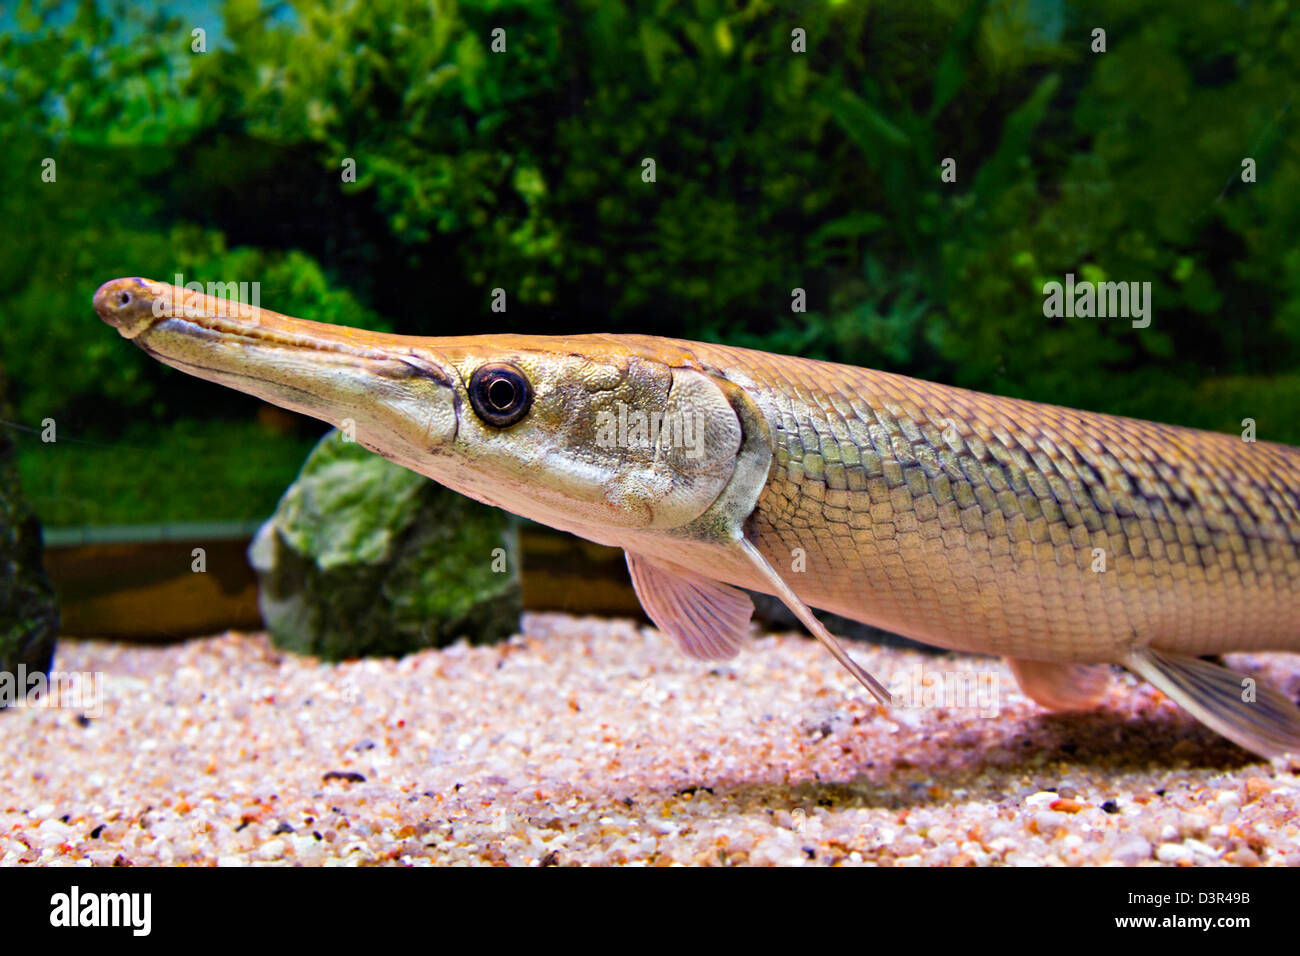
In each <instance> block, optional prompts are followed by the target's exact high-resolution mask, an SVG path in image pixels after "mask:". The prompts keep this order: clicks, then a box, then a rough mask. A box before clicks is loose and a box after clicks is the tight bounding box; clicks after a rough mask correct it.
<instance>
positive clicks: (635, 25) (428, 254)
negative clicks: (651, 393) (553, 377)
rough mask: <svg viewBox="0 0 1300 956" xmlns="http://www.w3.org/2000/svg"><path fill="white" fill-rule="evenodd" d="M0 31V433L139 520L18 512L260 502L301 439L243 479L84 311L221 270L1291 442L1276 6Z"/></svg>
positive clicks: (570, 7) (397, 0)
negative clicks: (100, 488)
mask: <svg viewBox="0 0 1300 956" xmlns="http://www.w3.org/2000/svg"><path fill="white" fill-rule="evenodd" d="M16 27H17V28H16V29H14V30H11V31H9V32H7V33H6V34H5V35H4V36H3V37H0V147H2V148H3V155H4V156H5V159H6V167H7V168H8V170H9V171H10V177H9V182H8V188H6V189H5V190H3V191H0V215H3V217H4V221H5V222H6V223H7V224H8V228H6V229H5V230H2V231H0V350H2V352H0V355H2V360H3V362H4V364H5V366H6V367H7V369H8V372H9V375H10V378H11V380H12V381H13V383H14V385H13V387H14V389H15V395H14V396H13V398H14V401H15V404H16V406H17V409H18V411H17V418H18V421H19V423H20V424H24V425H27V426H32V427H35V426H38V425H39V423H40V422H41V421H42V420H43V419H46V418H53V419H55V420H56V421H57V422H59V425H60V428H61V429H63V433H65V434H66V433H68V432H72V433H75V434H79V435H82V436H85V437H87V438H90V439H94V440H97V441H100V442H102V443H106V444H108V445H110V446H111V445H112V444H113V443H114V442H115V441H120V440H123V436H125V435H127V434H128V432H129V434H130V438H131V440H132V442H133V444H132V446H131V447H132V454H131V457H130V459H129V461H125V462H124V463H123V464H121V465H120V467H121V468H123V469H124V471H126V472H128V473H130V472H132V471H134V472H135V473H137V474H138V475H139V481H140V483H141V485H140V486H141V487H142V488H148V489H149V492H148V494H147V495H143V496H141V497H143V498H145V499H146V500H147V501H148V502H149V503H150V505H151V506H152V508H153V509H154V510H153V513H149V514H141V513H140V512H139V507H140V505H139V502H138V501H137V500H135V498H134V496H131V495H119V496H117V498H116V499H114V500H122V501H131V510H130V513H129V514H127V513H125V512H124V510H123V509H118V508H117V507H116V506H115V505H114V503H113V501H112V500H107V498H106V496H101V495H97V494H96V493H95V492H94V490H93V489H94V487H95V483H96V480H97V479H98V478H99V477H102V472H103V470H104V469H105V468H111V467H113V466H112V465H111V464H109V463H108V462H107V461H105V460H104V458H103V457H102V456H97V455H89V454H87V455H84V456H73V455H71V454H66V453H65V454H64V455H63V456H62V457H61V458H59V457H58V456H56V455H54V454H53V453H51V451H50V449H47V448H42V447H40V446H39V444H33V443H32V441H30V440H28V441H27V443H26V445H25V448H24V453H23V454H24V457H23V461H24V468H25V474H26V476H27V482H28V484H29V486H30V487H31V490H32V491H33V492H34V493H35V494H36V496H37V498H38V504H39V506H40V507H41V509H42V512H43V516H44V518H45V520H46V522H47V523H52V524H62V523H71V522H81V521H94V520H161V519H181V518H227V517H230V518H234V517H257V516H260V515H262V514H264V513H266V512H267V511H269V509H270V507H271V505H272V504H273V503H274V500H275V496H276V494H278V491H279V489H280V488H281V487H282V486H283V484H284V482H285V481H287V480H288V478H289V477H291V476H292V473H293V471H294V469H295V468H296V466H297V464H298V462H299V460H300V458H301V454H302V452H303V450H304V449H305V447H306V444H308V443H309V438H310V436H309V434H308V433H306V432H303V433H301V434H298V435H296V436H295V435H290V436H283V435H280V436H277V435H274V434H271V433H265V434H263V436H262V441H263V442H264V443H265V448H263V449H261V450H260V451H259V453H258V454H257V455H249V454H246V453H242V452H241V450H240V449H241V446H244V447H246V446H247V444H248V442H249V441H250V439H249V437H248V430H249V429H250V428H254V426H253V425H252V423H251V418H252V416H253V413H254V406H253V404H252V403H251V402H249V401H247V400H245V399H243V398H242V397H240V396H237V395H235V394H234V393H231V392H229V391H227V390H223V389H219V388H218V387H216V386H209V385H206V384H204V383H200V382H198V381H196V380H194V379H190V378H188V377H185V376H182V375H180V374H178V373H172V372H171V371H170V370H168V369H166V368H165V367H163V366H161V365H159V364H158V363H156V362H152V361H151V360H149V359H148V358H147V357H146V356H144V355H143V354H142V353H140V352H139V351H138V350H135V349H132V348H130V347H129V346H127V345H126V344H125V343H123V342H122V341H121V340H120V339H119V338H118V337H117V336H116V335H115V334H114V333H113V332H112V331H111V330H109V329H107V328H105V327H104V326H103V325H102V324H101V323H100V322H99V321H98V320H97V319H96V318H95V316H94V314H93V313H92V311H91V309H90V304H89V303H90V296H91V294H92V293H93V291H94V289H95V288H96V287H97V286H98V285H99V283H100V282H102V281H104V280H105V279H108V278H111V277H114V276H118V275H132V274H136V275H147V276H151V277H154V278H169V277H171V276H172V275H174V274H175V273H177V272H180V273H183V274H184V275H185V277H186V279H187V280H190V279H198V280H200V281H208V280H213V281H228V280H237V281H238V280H242V281H254V280H257V281H260V282H261V283H262V296H261V301H262V303H263V304H264V305H267V306H270V307H272V308H275V309H277V310H278V311H283V312H287V313H290V314H295V315H301V316H304V317H310V318H315V319H321V320H324V321H328V322H339V323H343V324H355V325H363V326H368V327H376V328H389V329H393V330H396V331H401V332H409V333H416V334H459V333H473V332H481V331H491V330H503V331H504V330H519V331H529V332H542V333H563V332H577V331H595V330H607V331H641V332H652V333H659V334H668V335H679V336H684V337H688V338H702V339H710V340H726V341H732V342H735V343H738V344H743V345H749V346H754V347H758V348H764V349H769V350H772V351H778V352H789V353H797V354H802V355H809V356H814V357H822V358H833V359H836V360H840V361H846V362H850V363H854V364H861V365H869V366H876V367H883V368H889V369H893V370H897V371H901V372H905V373H910V374H914V375H918V376H922V377H927V378H931V379H935V380H940V381H946V382H951V383H954V384H960V385H964V386H967V387H972V388H979V389H984V390H989V391H995V392H999V393H1003V394H1013V395H1020V396H1026V397H1030V398H1035V399H1039V400H1044V401H1051V402H1055V403H1058V404H1066V405H1074V406H1079V407H1086V408H1091V409H1097V410H1101V411H1109V412H1115V413H1120V414H1132V415H1138V416H1142V417H1147V418H1156V419H1160V420H1164V421H1170V422H1177V423H1182V424H1189V425H1194V426H1199V427H1206V428H1215V429H1222V430H1228V431H1237V430H1240V427H1241V426H1240V423H1241V419H1243V418H1245V417H1251V418H1254V419H1256V420H1257V422H1258V428H1259V435H1260V437H1261V438H1265V439H1273V440H1280V441H1287V442H1292V443H1300V420H1298V419H1297V415H1296V410H1297V408H1300V244H1298V243H1297V242H1296V236H1297V235H1298V234H1300V203H1297V199H1296V197H1297V196H1298V195H1300V140H1298V139H1297V136H1296V133H1297V112H1298V110H1297V103H1296V102H1295V99H1296V95H1297V91H1298V90H1300V83H1297V79H1298V77H1297V66H1296V64H1297V63H1300V12H1297V11H1296V10H1295V9H1294V8H1292V7H1291V6H1290V5H1289V4H1287V3H1285V2H1280V0H1279V2H1272V3H1269V2H1265V3H1256V4H1246V5H1242V4H1238V3H1234V2H1231V0H1206V2H1200V3H1196V4H1174V5H1170V4H1168V3H1165V2H1162V0H1123V2H1120V0H1114V2H1111V0H1102V2H1098V3H1091V4H1087V5H1075V4H1067V3H1064V2H1060V0H1002V2H976V3H971V4H968V3H964V2H957V0H886V2H851V0H846V2H840V3H834V2H830V3H828V2H815V3H814V2H792V3H773V2H766V0H755V2H740V0H736V2H718V0H693V2H689V3H670V2H667V0H660V2H630V0H572V2H548V0H525V2H513V0H469V2H462V3H451V2H443V0H434V2H428V0H418V2H417V0H371V2H366V3H322V2H315V0H295V2H292V3H290V4H287V5H286V4H283V3H278V2H270V0H227V2H226V3H224V4H223V5H221V6H220V8H219V10H217V9H216V8H213V9H212V10H209V9H208V8H207V7H206V6H205V5H203V4H199V5H198V7H197V12H195V11H190V12H187V13H186V14H185V15H184V16H182V15H179V14H173V15H164V14H145V13H141V12H138V11H137V9H136V8H134V7H129V6H125V5H120V4H107V3H101V4H97V3H95V2H93V0H84V2H82V3H79V4H67V3H55V4H50V5H39V6H33V5H31V4H25V5H24V6H23V7H22V8H21V9H20V11H19V14H18V17H17V24H16ZM195 27H203V28H205V29H206V30H207V34H208V51H207V52H205V53H194V52H191V31H192V30H193V29H194V28H195ZM498 27H499V28H504V29H505V31H506V37H507V50H506V52H505V53H494V52H492V51H491V49H490V43H491V32H492V30H493V29H495V28H498ZM1096 27H1102V28H1104V29H1105V30H1106V40H1107V49H1106V52H1104V53H1094V52H1093V51H1092V49H1091V46H1092V43H1093V37H1092V31H1093V29H1094V28H1096ZM795 28H800V29H802V30H804V31H805V32H806V36H807V41H806V42H807V52H806V53H802V54H801V53H795V52H792V50H791V31H792V30H793V29H795ZM46 157H49V158H53V159H54V160H55V161H56V162H57V169H58V178H57V182H55V183H45V182H42V180H41V175H40V174H41V163H42V160H43V159H45V158H46ZM646 157H651V158H653V159H654V160H655V162H656V165H657V181H656V182H654V183H646V182H643V181H642V177H641V170H642V160H643V159H644V158H646ZM945 157H951V158H953V159H955V160H956V162H957V181H956V182H955V183H945V182H943V181H941V178H940V164H941V162H942V160H943V159H944V158H945ZM1246 157H1250V158H1253V159H1254V160H1255V162H1256V164H1257V168H1258V181H1257V182H1255V183H1243V182H1242V181H1241V175H1240V174H1241V168H1242V160H1243V159H1244V158H1246ZM345 158H351V159H353V160H355V163H356V169H357V172H358V177H357V181H356V182H355V183H345V182H343V181H342V177H341V175H340V171H341V167H342V163H343V160H344V159H345ZM1067 272H1073V273H1074V274H1075V275H1076V276H1079V277H1081V278H1090V279H1094V280H1100V279H1112V280H1121V281H1139V282H1141V281H1149V282H1151V284H1152V290H1153V299H1154V311H1153V321H1152V323H1151V326H1150V327H1149V328H1146V329H1140V330H1139V329H1133V328H1132V327H1131V325H1130V323H1129V322H1128V321H1126V320H1123V319H1097V318H1078V319H1048V318H1045V317H1044V316H1043V312H1042V303H1043V294H1042V287H1043V284H1044V283H1045V282H1047V281H1050V280H1057V281H1060V280H1062V279H1063V277H1064V275H1065V274H1066V273H1067ZM495 286H501V287H503V288H505V289H506V290H507V293H508V295H509V297H510V300H509V301H510V308H509V311H508V312H507V313H506V314H505V315H496V314H493V313H491V312H490V310H489V308H488V305H489V296H490V290H491V289H492V288H493V287H495ZM795 287H800V288H803V289H805V290H807V296H808V307H809V311H808V312H807V313H803V314H796V313H792V312H791V290H792V289H794V288H795ZM189 420H198V421H199V424H198V425H195V424H193V423H192V422H189ZM178 421H180V422H187V423H186V424H183V425H182V426H181V427H180V428H179V429H178V430H176V431H173V430H172V429H173V427H174V425H175V423H177V422H178ZM177 434H179V435H183V436H184V437H183V442H181V441H180V440H178V439H177V438H176V437H175V436H176V435H177ZM196 434H202V435H208V436H210V448H209V449H208V451H204V452H202V453H198V452H195V451H193V448H194V443H195V441H196V440H198V439H196V438H195V436H196ZM148 436H153V437H152V438H149V437H148ZM236 439H237V440H236ZM199 441H200V443H201V440H199ZM142 443H143V444H142ZM180 447H186V448H190V449H191V453H190V454H188V455H184V456H178V453H177V449H178V448H180ZM222 448H229V453H228V454H226V455H225V456H224V457H223V456H222V454H221V451H220V449H222ZM124 457H125V456H124ZM178 457H180V458H184V459H185V461H178ZM186 461H191V462H194V461H203V462H205V469H204V472H203V473H202V474H199V473H197V472H196V469H195V468H194V467H191V466H190V465H189V464H187V463H186ZM213 462H224V463H225V464H224V465H214V464H213ZM276 462H282V463H283V464H276ZM250 470H253V471H254V472H255V474H253V476H252V477H251V478H250V475H249V474H248V472H249V471H250ZM56 479H57V483H58V488H59V489H60V490H59V491H58V492H57V493H47V492H46V491H45V489H47V488H49V487H51V482H54V481H55V480H56ZM196 481H202V482H203V483H204V485H203V487H204V493H203V494H196V493H195V482H196ZM223 486H228V487H230V488H231V489H237V491H234V490H232V492H231V493H230V494H229V495H227V496H224V497H223V496H222V495H221V494H215V495H214V494H213V493H212V488H214V487H218V488H219V487H223ZM79 487H80V488H82V490H80V491H78V490H77V489H78V488H79ZM259 489H260V490H259ZM214 512H219V513H214Z"/></svg>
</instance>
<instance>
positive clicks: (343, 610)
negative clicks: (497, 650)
mask: <svg viewBox="0 0 1300 956" xmlns="http://www.w3.org/2000/svg"><path fill="white" fill-rule="evenodd" d="M249 559H250V561H251V562H252V564H253V567H254V568H255V569H256V570H257V573H258V582H259V596H258V601H259V604H260V607H261V610H262V617H263V619H264V620H265V622H266V625H267V628H268V630H269V631H270V633H271V637H272V640H273V641H274V642H275V643H276V644H277V645H278V646H280V647H283V648H286V649H288V650H293V651H297V652H299V653H306V654H314V655H317V656H320V657H322V658H325V659H327V660H339V659H343V658H348V657H360V656H366V655H372V656H373V655H400V654H405V653H408V652H410V651H415V650H419V649H421V648H426V647H442V646H445V645H447V644H451V643H453V642H454V641H456V640H457V639H458V638H461V637H465V638H468V639H469V640H470V641H472V642H474V643H489V642H492V641H496V640H502V639H504V638H506V637H509V636H510V635H511V634H513V633H515V632H516V631H517V630H518V627H519V616H520V614H521V612H522V606H523V605H522V599H521V592H520V585H519V546H518V536H517V532H516V527H515V523H514V520H513V519H512V518H511V517H510V516H509V515H507V514H506V513H505V512H503V511H499V510H497V509H495V508H489V507H486V506H484V505H480V504H478V503H476V502H473V501H471V500H469V499H468V498H464V497H462V496H460V495H458V494H456V493H455V492H452V491H449V490H447V489H445V488H443V487H442V486H440V485H438V484H437V483H435V482H433V481H430V480H429V479H427V478H424V477H422V476H420V475H417V474H415V473H414V472H411V471H408V470H407V469H405V468H402V467H401V466H399V465H395V464H393V463H392V462H389V461H387V460H385V459H383V458H381V457H379V456H378V455H375V454H372V453H371V452H368V451H366V450H365V449H364V448H363V447H362V446H361V445H359V444H357V443H356V442H354V441H349V440H348V439H347V438H346V436H344V435H343V433H341V432H338V431H333V432H330V433H329V434H328V435H326V436H325V438H323V439H322V440H321V442H320V444H318V445H317V446H316V448H315V449H314V450H313V451H312V453H311V454H310V455H309V456H308V457H307V460H306V462H304V464H303V467H302V471H301V472H300V473H299V475H298V478H297V480H296V481H295V482H294V483H293V484H292V485H291V486H290V487H289V489H288V490H287V491H286V492H285V493H284V496H283V497H282V498H281V499H280V503H279V505H278V506H277V507H276V511H275V514H274V515H273V516H272V517H271V518H270V520H268V521H267V522H266V523H265V524H264V525H263V526H262V528H261V530H260V531H259V532H258V533H257V536H256V538H255V539H254V540H253V544H252V545H251V547H250V548H249Z"/></svg>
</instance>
